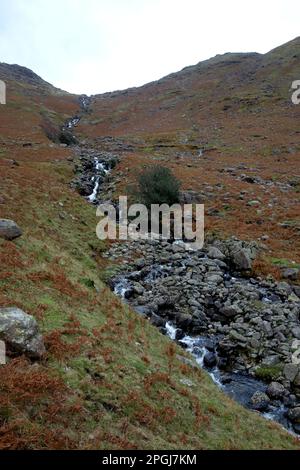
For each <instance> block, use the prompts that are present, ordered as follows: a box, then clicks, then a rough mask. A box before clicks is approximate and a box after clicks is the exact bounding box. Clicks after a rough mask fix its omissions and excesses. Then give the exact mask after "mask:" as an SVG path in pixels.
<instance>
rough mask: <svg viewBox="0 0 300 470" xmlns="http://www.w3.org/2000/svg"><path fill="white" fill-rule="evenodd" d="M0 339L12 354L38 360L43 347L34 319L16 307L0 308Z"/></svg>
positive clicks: (43, 350)
mask: <svg viewBox="0 0 300 470" xmlns="http://www.w3.org/2000/svg"><path fill="white" fill-rule="evenodd" d="M0 339H1V340H3V341H4V342H5V343H6V345H7V347H8V349H11V350H12V352H17V353H20V354H25V355H27V356H28V357H31V358H33V359H40V358H41V357H42V356H43V355H44V354H45V345H44V341H43V338H42V336H41V335H40V333H39V329H38V324H37V322H36V320H35V318H34V317H33V316H31V315H28V314H27V313H25V312H23V310H21V309H19V308H17V307H10V308H0Z"/></svg>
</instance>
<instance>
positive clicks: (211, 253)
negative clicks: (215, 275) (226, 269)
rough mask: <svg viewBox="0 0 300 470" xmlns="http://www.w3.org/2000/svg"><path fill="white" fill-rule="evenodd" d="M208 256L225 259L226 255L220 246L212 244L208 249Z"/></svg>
mask: <svg viewBox="0 0 300 470" xmlns="http://www.w3.org/2000/svg"><path fill="white" fill-rule="evenodd" d="M207 256H208V257H209V258H211V259H217V260H221V261H223V260H225V258H226V256H225V255H224V254H223V253H222V251H221V250H219V248H217V247H215V246H211V247H210V248H209V250H208V253H207Z"/></svg>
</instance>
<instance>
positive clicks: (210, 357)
mask: <svg viewBox="0 0 300 470" xmlns="http://www.w3.org/2000/svg"><path fill="white" fill-rule="evenodd" d="M203 363H204V365H205V366H206V367H210V368H211V367H214V366H215V365H216V364H217V356H216V355H215V354H214V353H213V352H208V353H206V354H205V356H204V358H203Z"/></svg>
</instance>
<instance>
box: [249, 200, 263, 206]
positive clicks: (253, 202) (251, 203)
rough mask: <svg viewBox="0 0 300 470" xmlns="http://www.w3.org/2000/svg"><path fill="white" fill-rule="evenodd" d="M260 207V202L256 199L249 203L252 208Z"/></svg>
mask: <svg viewBox="0 0 300 470" xmlns="http://www.w3.org/2000/svg"><path fill="white" fill-rule="evenodd" d="M259 205H260V201H257V200H256V199H254V200H252V201H248V203H247V206H250V207H255V206H259Z"/></svg>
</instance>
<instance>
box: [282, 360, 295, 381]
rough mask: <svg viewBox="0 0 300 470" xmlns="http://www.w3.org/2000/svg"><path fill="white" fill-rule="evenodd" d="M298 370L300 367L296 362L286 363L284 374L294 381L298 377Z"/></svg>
mask: <svg viewBox="0 0 300 470" xmlns="http://www.w3.org/2000/svg"><path fill="white" fill-rule="evenodd" d="M298 371H299V369H298V366H297V365H296V364H285V366H284V368H283V375H284V377H285V378H286V379H287V380H289V381H290V382H293V381H294V380H295V378H296V375H297V374H298Z"/></svg>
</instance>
